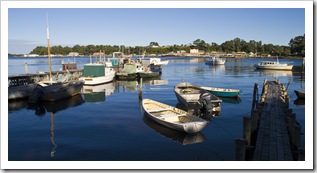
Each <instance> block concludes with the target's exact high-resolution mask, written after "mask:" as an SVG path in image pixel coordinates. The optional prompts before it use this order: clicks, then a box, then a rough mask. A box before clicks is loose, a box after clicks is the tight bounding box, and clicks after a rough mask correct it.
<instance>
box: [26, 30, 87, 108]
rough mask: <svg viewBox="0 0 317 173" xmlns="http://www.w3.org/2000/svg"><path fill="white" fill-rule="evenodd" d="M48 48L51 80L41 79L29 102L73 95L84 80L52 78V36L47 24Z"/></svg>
mask: <svg viewBox="0 0 317 173" xmlns="http://www.w3.org/2000/svg"><path fill="white" fill-rule="evenodd" d="M47 43H48V46H47V49H48V54H47V55H48V56H47V57H48V65H49V71H50V73H49V74H50V76H49V79H50V80H49V81H41V82H39V83H38V84H37V85H36V87H35V88H34V90H33V92H31V94H30V95H29V102H30V103H36V102H38V101H39V100H40V101H57V100H61V99H65V98H68V97H72V96H74V95H77V94H79V93H80V91H81V88H82V87H83V85H84V82H83V81H81V80H79V81H68V79H67V78H63V79H58V80H53V78H52V66H51V56H50V36H49V28H48V24H47Z"/></svg>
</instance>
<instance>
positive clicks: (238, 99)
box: [219, 97, 242, 104]
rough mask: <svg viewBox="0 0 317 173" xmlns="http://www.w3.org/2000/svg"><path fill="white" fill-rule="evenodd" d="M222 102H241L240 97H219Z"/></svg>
mask: <svg viewBox="0 0 317 173" xmlns="http://www.w3.org/2000/svg"><path fill="white" fill-rule="evenodd" d="M219 98H220V99H221V100H222V101H223V102H226V103H232V104H239V103H241V102H242V100H241V98H240V97H219Z"/></svg>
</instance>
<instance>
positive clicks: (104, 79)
mask: <svg viewBox="0 0 317 173" xmlns="http://www.w3.org/2000/svg"><path fill="white" fill-rule="evenodd" d="M114 77H115V73H114V72H113V73H112V74H110V75H108V76H100V77H81V78H79V80H83V81H85V85H99V84H104V83H108V82H111V81H113V78H114Z"/></svg>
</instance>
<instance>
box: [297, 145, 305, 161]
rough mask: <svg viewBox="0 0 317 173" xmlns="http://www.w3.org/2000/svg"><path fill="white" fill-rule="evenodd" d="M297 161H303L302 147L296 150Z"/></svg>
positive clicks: (303, 152)
mask: <svg viewBox="0 0 317 173" xmlns="http://www.w3.org/2000/svg"><path fill="white" fill-rule="evenodd" d="M298 161H305V150H304V149H302V148H299V150H298Z"/></svg>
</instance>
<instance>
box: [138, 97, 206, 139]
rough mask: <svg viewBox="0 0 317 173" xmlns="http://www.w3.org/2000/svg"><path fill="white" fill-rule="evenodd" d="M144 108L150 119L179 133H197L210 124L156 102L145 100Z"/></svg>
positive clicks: (143, 101) (143, 102)
mask: <svg viewBox="0 0 317 173" xmlns="http://www.w3.org/2000/svg"><path fill="white" fill-rule="evenodd" d="M142 106H143V109H144V110H145V112H146V115H147V116H148V117H149V118H150V119H152V120H153V121H155V122H157V123H159V124H161V125H164V126H166V127H169V128H171V129H175V130H178V131H183V132H186V133H196V132H199V131H201V130H202V129H203V128H204V127H205V126H206V125H207V124H208V121H206V120H204V119H201V118H199V117H197V116H194V115H188V113H187V112H185V111H183V110H181V109H177V108H175V107H172V106H169V105H166V104H163V103H160V102H157V101H154V100H150V99H143V100H142Z"/></svg>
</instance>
